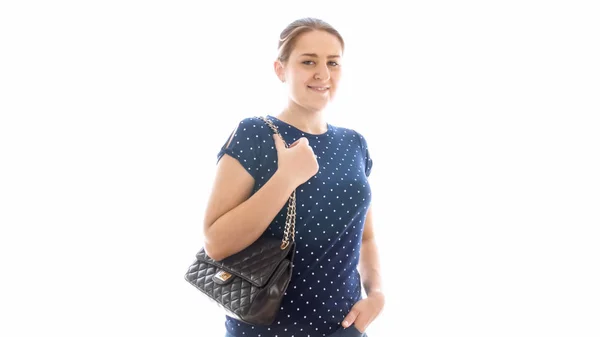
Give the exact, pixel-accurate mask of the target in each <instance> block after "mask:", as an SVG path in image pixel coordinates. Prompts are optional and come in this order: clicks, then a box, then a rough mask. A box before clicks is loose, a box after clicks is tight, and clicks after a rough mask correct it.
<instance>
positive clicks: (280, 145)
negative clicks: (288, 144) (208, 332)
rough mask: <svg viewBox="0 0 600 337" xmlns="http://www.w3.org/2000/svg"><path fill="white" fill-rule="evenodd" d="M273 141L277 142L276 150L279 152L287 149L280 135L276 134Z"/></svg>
mask: <svg viewBox="0 0 600 337" xmlns="http://www.w3.org/2000/svg"><path fill="white" fill-rule="evenodd" d="M273 140H274V141H275V149H276V150H277V152H279V151H281V150H282V149H285V144H284V143H283V140H282V139H281V137H280V136H279V135H276V134H274V135H273Z"/></svg>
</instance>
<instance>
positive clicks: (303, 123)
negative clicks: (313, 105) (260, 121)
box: [275, 107, 327, 134]
mask: <svg viewBox="0 0 600 337" xmlns="http://www.w3.org/2000/svg"><path fill="white" fill-rule="evenodd" d="M275 117H277V118H278V119H280V120H282V121H284V122H286V123H288V124H290V125H293V126H294V127H296V128H298V129H300V130H302V131H304V132H306V133H311V134H322V133H325V132H327V122H326V121H325V117H324V113H323V112H322V111H307V110H305V109H297V108H293V107H286V108H285V109H283V111H282V112H281V113H280V114H279V115H277V116H275Z"/></svg>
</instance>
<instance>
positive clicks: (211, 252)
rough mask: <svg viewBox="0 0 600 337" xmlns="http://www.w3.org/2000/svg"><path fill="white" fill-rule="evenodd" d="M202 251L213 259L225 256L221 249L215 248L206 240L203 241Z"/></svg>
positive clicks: (217, 259)
mask: <svg viewBox="0 0 600 337" xmlns="http://www.w3.org/2000/svg"><path fill="white" fill-rule="evenodd" d="M204 252H205V253H206V255H207V256H208V257H210V258H211V259H213V260H215V261H221V260H223V259H224V258H225V257H226V256H225V254H224V252H223V251H222V250H219V249H217V248H216V247H214V246H213V245H211V244H210V242H208V241H204Z"/></svg>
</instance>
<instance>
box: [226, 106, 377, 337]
mask: <svg viewBox="0 0 600 337" xmlns="http://www.w3.org/2000/svg"><path fill="white" fill-rule="evenodd" d="M267 118H269V119H270V120H271V121H272V122H273V123H274V124H275V126H277V127H278V129H279V132H280V133H281V135H282V136H283V138H284V139H285V141H286V143H288V144H291V143H293V142H294V141H296V140H297V139H298V138H300V137H306V138H307V139H308V141H309V145H310V146H311V147H312V149H313V152H314V153H315V155H316V156H317V161H318V163H319V171H318V173H317V174H316V175H315V176H313V177H312V178H310V179H309V180H308V181H306V182H305V183H303V184H302V185H300V186H298V187H297V189H296V207H297V211H296V233H295V239H296V255H295V258H294V263H293V275H292V280H291V281H290V284H289V286H288V288H287V292H286V293H285V296H284V298H283V301H282V304H281V308H280V311H279V314H278V317H277V319H276V320H275V322H274V323H273V324H272V325H270V326H253V325H250V324H246V323H243V322H241V321H238V320H236V319H234V318H232V317H229V316H225V317H226V321H225V326H226V329H227V332H228V333H229V334H231V335H233V336H236V337H272V336H278V337H309V336H313V337H317V336H329V335H331V334H333V332H334V331H336V330H338V328H340V327H341V322H342V320H343V319H344V317H345V316H346V315H347V314H348V313H349V312H350V309H351V308H352V306H353V305H354V304H355V303H356V302H357V301H359V300H360V299H361V298H362V296H361V289H362V288H361V279H360V275H359V273H358V269H357V266H358V261H359V255H360V247H361V238H362V232H363V228H364V221H365V217H366V214H367V210H368V209H369V205H370V203H371V189H370V185H369V182H368V180H367V177H368V176H369V174H370V172H371V167H372V165H373V163H372V160H371V158H370V156H369V150H368V147H367V142H366V141H365V139H364V137H363V136H362V135H361V134H360V133H358V132H357V131H355V130H352V129H348V128H343V127H337V126H333V125H331V124H328V125H327V132H326V133H323V134H320V135H315V134H309V133H306V132H302V131H301V130H299V129H297V128H295V127H294V126H292V125H290V124H287V123H285V122H283V121H281V120H279V119H277V118H275V117H273V116H271V115H268V116H267ZM272 135H273V131H272V129H271V128H269V126H268V125H267V124H266V123H265V122H264V121H262V120H261V119H260V118H258V117H248V118H245V119H243V120H242V121H240V123H239V124H238V126H237V129H236V130H235V131H234V132H233V138H232V141H231V143H230V144H229V146H227V141H228V140H229V138H228V139H227V141H226V142H225V144H224V145H223V148H221V150H220V151H219V153H218V156H217V158H218V159H217V161H218V160H220V159H221V158H222V156H223V155H224V154H225V153H227V154H228V155H230V156H231V157H233V158H235V159H237V160H238V161H239V162H240V163H241V164H242V165H243V166H244V168H245V169H246V170H247V171H248V172H249V173H250V174H251V175H252V176H253V177H254V180H255V186H254V189H253V193H254V192H256V191H258V189H260V188H261V187H262V186H263V185H264V184H265V183H266V182H267V181H268V180H269V178H270V177H271V176H272V175H273V174H274V173H275V171H276V170H277V150H276V149H275V143H274V140H273V136H272ZM286 214H287V204H286V205H285V206H284V207H283V208H282V209H281V210H280V212H279V214H278V215H277V216H276V217H275V219H274V220H273V222H272V223H271V224H270V225H269V227H268V228H267V230H266V231H265V232H264V234H263V235H268V236H275V237H277V238H282V237H283V230H284V227H285V219H286Z"/></svg>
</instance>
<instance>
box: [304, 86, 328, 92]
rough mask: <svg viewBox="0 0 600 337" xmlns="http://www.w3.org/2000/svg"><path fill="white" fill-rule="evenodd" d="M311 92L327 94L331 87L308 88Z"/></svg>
mask: <svg viewBox="0 0 600 337" xmlns="http://www.w3.org/2000/svg"><path fill="white" fill-rule="evenodd" d="M308 87H309V88H310V89H311V90H313V91H316V92H327V90H329V87H318V86H310V85H309V86H308Z"/></svg>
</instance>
